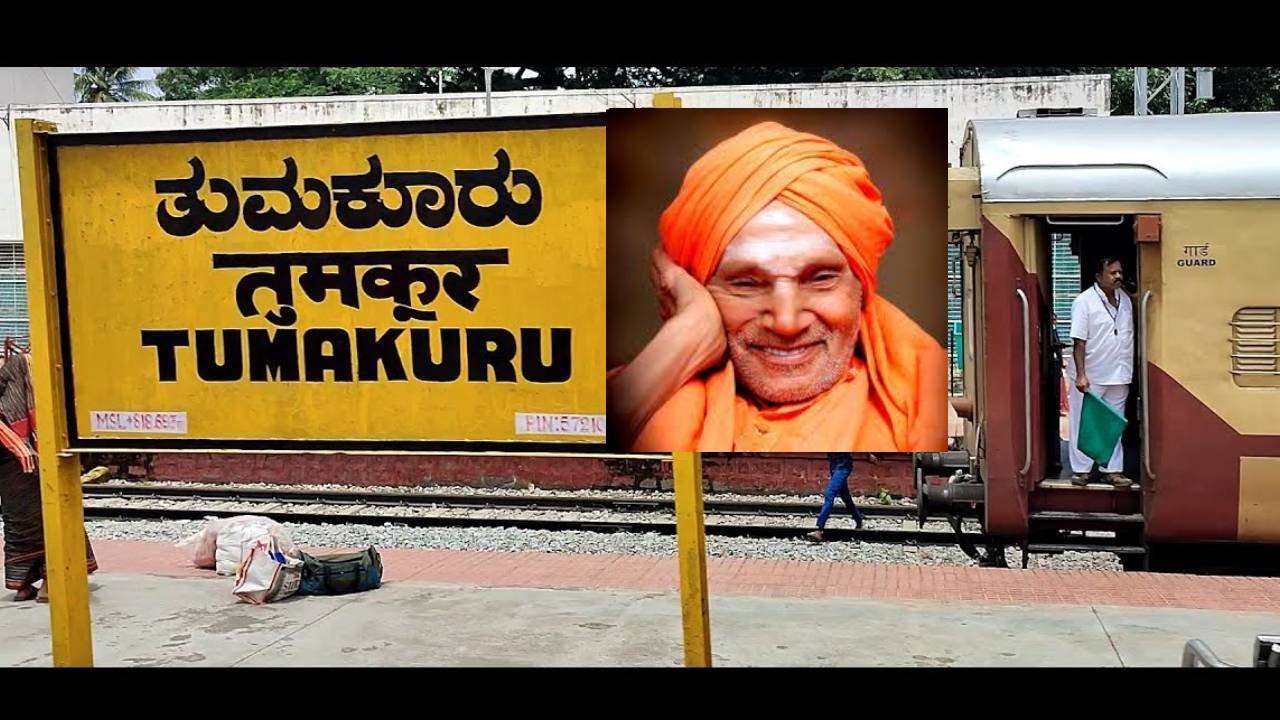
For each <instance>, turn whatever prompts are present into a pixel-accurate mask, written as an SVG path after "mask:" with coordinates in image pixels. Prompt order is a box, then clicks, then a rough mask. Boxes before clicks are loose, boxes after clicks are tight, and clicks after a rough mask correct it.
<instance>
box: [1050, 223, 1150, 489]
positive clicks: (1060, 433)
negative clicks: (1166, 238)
mask: <svg viewBox="0 0 1280 720" xmlns="http://www.w3.org/2000/svg"><path fill="white" fill-rule="evenodd" d="M1045 223H1046V224H1047V225H1048V227H1049V230H1050V233H1049V234H1050V238H1051V244H1052V247H1053V253H1052V261H1051V264H1052V274H1053V279H1054V282H1053V286H1054V298H1053V307H1054V309H1055V310H1056V311H1057V312H1056V321H1057V322H1056V328H1055V329H1056V330H1057V332H1056V337H1055V340H1056V344H1057V349H1058V354H1059V356H1060V359H1059V360H1058V361H1057V364H1056V367H1055V368H1054V370H1055V372H1060V373H1062V375H1061V382H1059V387H1060V388H1061V393H1062V396H1063V399H1062V401H1061V402H1060V406H1061V407H1060V411H1059V412H1057V413H1055V414H1056V415H1057V416H1058V417H1059V418H1061V420H1060V421H1059V423H1058V424H1059V425H1060V427H1059V428H1057V429H1055V437H1056V439H1057V443H1056V444H1057V445H1058V447H1059V456H1058V463H1057V466H1058V472H1057V473H1056V476H1047V477H1046V479H1052V480H1066V479H1068V478H1070V477H1071V463H1070V459H1069V456H1068V443H1069V438H1070V435H1071V430H1072V429H1071V427H1070V421H1069V419H1068V418H1067V416H1066V414H1064V413H1065V411H1066V407H1067V405H1068V402H1066V398H1067V396H1069V394H1070V389H1071V387H1072V385H1073V384H1074V377H1073V376H1072V375H1071V373H1070V372H1069V370H1070V368H1071V367H1072V366H1073V365H1074V363H1073V361H1072V358H1071V352H1072V346H1073V344H1074V343H1073V340H1072V338H1071V335H1070V326H1071V314H1070V313H1071V302H1072V300H1074V299H1075V297H1076V296H1077V295H1079V294H1080V293H1081V292H1085V291H1088V290H1090V289H1091V288H1092V287H1093V286H1094V284H1095V277H1096V274H1097V273H1098V271H1099V264H1100V262H1101V261H1102V259H1103V258H1111V259H1118V260H1119V261H1120V265H1121V268H1122V271H1123V273H1124V279H1123V281H1122V283H1123V285H1122V288H1123V290H1124V292H1125V294H1126V295H1128V296H1129V298H1130V303H1129V304H1130V306H1131V307H1132V310H1133V317H1134V319H1135V320H1136V318H1137V316H1138V311H1139V308H1140V307H1141V298H1140V297H1139V287H1140V273H1141V267H1140V266H1139V259H1138V251H1137V244H1136V243H1135V236H1134V218H1133V216H1131V215H1117V216H1111V217H1106V216H1093V217H1054V216H1049V217H1047V218H1045ZM1138 330H1139V328H1138V327H1136V326H1135V336H1134V343H1133V344H1134V357H1133V359H1132V361H1133V369H1134V373H1133V379H1132V382H1131V383H1130V384H1129V392H1128V397H1127V399H1126V402H1125V410H1124V414H1125V419H1126V420H1128V425H1127V427H1126V429H1125V434H1124V437H1123V438H1122V440H1121V445H1122V448H1123V450H1124V468H1123V473H1124V475H1125V477H1128V478H1131V479H1133V480H1134V481H1135V482H1136V481H1137V480H1139V479H1140V478H1141V470H1140V469H1141V451H1142V441H1141V432H1142V430H1143V428H1142V427H1141V419H1142V413H1141V412H1140V409H1141V402H1142V388H1141V383H1140V382H1138V380H1139V376H1140V370H1141V368H1142V362H1143V360H1144V358H1143V357H1142V356H1141V353H1142V343H1141V342H1138V340H1139V337H1138V335H1137V332H1138ZM1095 479H1096V477H1095Z"/></svg>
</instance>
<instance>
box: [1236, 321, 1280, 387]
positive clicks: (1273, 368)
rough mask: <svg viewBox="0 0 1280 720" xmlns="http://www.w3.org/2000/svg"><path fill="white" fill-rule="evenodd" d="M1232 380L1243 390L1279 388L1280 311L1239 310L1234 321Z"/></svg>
mask: <svg viewBox="0 0 1280 720" xmlns="http://www.w3.org/2000/svg"><path fill="white" fill-rule="evenodd" d="M1231 376H1232V377H1233V378H1235V381H1236V385H1240V386H1242V387H1280V308H1275V307H1246V308H1240V309H1239V310H1237V311H1236V314H1235V316H1234V317H1233V318H1231Z"/></svg>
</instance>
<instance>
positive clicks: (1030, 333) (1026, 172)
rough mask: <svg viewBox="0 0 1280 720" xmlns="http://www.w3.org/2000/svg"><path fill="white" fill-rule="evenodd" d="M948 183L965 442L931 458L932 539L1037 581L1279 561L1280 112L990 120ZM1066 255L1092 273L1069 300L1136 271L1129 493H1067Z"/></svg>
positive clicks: (1101, 489) (922, 469)
mask: <svg viewBox="0 0 1280 720" xmlns="http://www.w3.org/2000/svg"><path fill="white" fill-rule="evenodd" d="M949 184H950V208H949V226H950V227H949V231H950V238H951V242H952V243H955V244H957V245H958V246H959V250H960V255H961V257H962V266H963V269H962V273H961V277H962V298H963V301H962V312H963V342H962V343H960V344H961V345H962V347H963V354H964V358H963V360H964V362H963V364H962V367H963V393H962V395H959V396H957V397H955V398H953V401H952V404H953V406H954V407H955V409H956V411H957V413H958V414H959V415H960V416H961V417H962V418H963V419H964V435H963V438H960V439H957V441H956V442H955V443H954V444H953V446H952V449H951V451H949V452H946V453H933V454H921V455H918V456H916V461H915V468H914V472H915V475H916V484H917V493H918V497H919V507H920V517H921V519H922V520H923V519H924V518H927V517H930V516H949V517H951V518H953V525H955V526H956V527H957V528H959V527H960V526H959V525H958V524H957V523H956V522H955V519H959V518H963V517H965V516H976V517H977V519H979V520H980V521H981V523H982V526H983V529H984V531H985V533H986V537H987V538H988V539H992V538H994V539H995V540H996V541H997V542H995V543H993V545H992V550H991V553H992V554H991V555H990V556H981V553H979V552H978V551H977V549H976V548H973V547H968V548H967V551H969V552H971V554H974V555H975V556H980V557H983V559H986V560H989V561H991V562H993V563H997V564H998V563H1000V562H1002V561H1003V558H1002V555H1003V551H1002V548H1003V547H1004V546H1006V545H1010V546H1017V547H1019V548H1020V549H1021V550H1022V562H1023V564H1024V566H1025V564H1026V561H1027V555H1028V554H1030V553H1037V552H1046V553H1054V552H1063V551H1069V550H1094V551H1109V552H1114V553H1116V554H1118V555H1119V556H1120V557H1121V558H1122V560H1123V561H1124V565H1125V567H1127V568H1150V569H1175V568H1182V567H1186V566H1187V565H1188V564H1196V563H1204V562H1208V563H1210V564H1218V565H1221V564H1223V563H1226V562H1229V561H1230V560H1232V559H1243V558H1247V557H1259V558H1265V557H1268V556H1270V557H1272V558H1274V557H1280V330H1278V326H1280V283H1278V282H1277V278H1280V113H1221V114H1203V115H1180V116H1155V117H1151V116H1148V117H1085V116H1078V117H1061V116H1058V117H1021V118H1019V119H1016V120H988V121H976V120H975V121H972V122H970V123H969V125H968V127H967V132H966V137H965V142H964V145H963V149H962V153H961V162H960V167H956V168H952V169H951V171H950V177H949ZM1055 245H1056V246H1058V247H1060V248H1069V252H1070V255H1073V256H1074V259H1075V260H1077V261H1078V263H1079V285H1078V286H1077V285H1076V284H1075V283H1074V282H1070V283H1067V284H1068V285H1070V287H1068V288H1066V289H1065V290H1066V291H1065V292H1064V288H1063V287H1062V285H1063V283H1062V281H1061V279H1059V287H1058V288H1057V290H1056V292H1057V294H1058V296H1057V299H1061V298H1062V297H1063V296H1066V297H1068V298H1069V297H1071V296H1074V294H1076V293H1079V292H1081V291H1082V290H1086V289H1088V287H1089V286H1090V285H1092V283H1093V282H1094V270H1095V268H1096V266H1097V262H1098V260H1099V259H1100V258H1101V257H1103V256H1107V257H1118V258H1120V259H1121V261H1122V266H1123V268H1124V274H1125V280H1124V282H1125V290H1126V292H1127V293H1128V294H1130V296H1131V297H1132V298H1133V303H1132V307H1133V310H1134V316H1135V318H1134V319H1135V328H1136V330H1135V335H1134V354H1135V357H1134V364H1133V368H1134V379H1133V384H1132V385H1131V387H1130V393H1129V400H1128V405H1127V408H1126V413H1125V415H1126V420H1127V421H1128V423H1127V427H1126V430H1125V434H1124V437H1123V440H1122V443H1123V446H1124V449H1125V458H1126V468H1125V469H1126V472H1125V475H1127V476H1128V477H1130V478H1133V479H1134V484H1133V485H1132V486H1131V487H1129V488H1123V489H1119V488H1115V487H1112V486H1108V485H1096V484H1090V485H1088V486H1085V487H1078V486H1075V485H1073V484H1072V483H1071V482H1069V480H1068V478H1069V477H1070V474H1071V473H1070V467H1069V463H1068V462H1067V461H1066V444H1067V441H1066V439H1065V438H1067V437H1068V432H1069V428H1067V427H1065V424H1066V423H1065V418H1063V417H1062V414H1061V412H1060V407H1061V404H1062V403H1061V400H1062V395H1061V394H1062V393H1063V392H1064V390H1065V388H1066V384H1065V382H1064V366H1063V360H1064V355H1065V354H1069V353H1070V352H1071V350H1070V343H1071V342H1072V341H1071V339H1070V337H1067V335H1068V334H1069V332H1068V331H1067V330H1065V328H1064V329H1063V330H1062V331H1059V329H1058V328H1060V327H1062V325H1061V324H1060V323H1059V322H1058V320H1059V318H1057V317H1056V316H1055V313H1054V300H1055V287H1054V282H1053V280H1054V276H1055V272H1054V271H1055V263H1056V262H1061V258H1063V257H1064V256H1065V253H1064V252H1054V249H1055ZM1072 267H1074V263H1073V265H1072ZM1059 270H1060V271H1059V273H1058V275H1059V278H1060V276H1061V274H1062V273H1061V269H1059ZM1068 379H1069V378H1068ZM1064 466H1065V467H1064ZM997 551H999V557H997V556H996V554H997Z"/></svg>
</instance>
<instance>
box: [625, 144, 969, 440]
mask: <svg viewBox="0 0 1280 720" xmlns="http://www.w3.org/2000/svg"><path fill="white" fill-rule="evenodd" d="M658 230H659V234H660V235H661V238H662V243H661V245H660V247H658V248H657V249H656V250H655V251H654V254H653V261H652V266H651V278H652V280H653V283H654V287H655V288H656V289H657V294H658V300H659V305H660V307H661V311H662V317H663V320H664V322H663V325H662V327H661V328H660V329H659V331H658V333H657V334H656V335H655V336H654V337H653V339H652V340H650V341H649V343H648V345H646V347H645V348H644V350H642V351H641V352H640V354H639V355H637V356H636V357H635V358H634V359H633V360H632V362H631V363H629V364H628V365H626V366H625V367H622V368H618V369H615V370H614V371H613V372H612V373H610V379H609V402H610V409H609V416H610V426H611V427H610V432H611V434H613V436H614V438H615V441H618V442H620V444H621V445H622V446H624V447H626V448H627V449H629V450H632V451H637V452H652V451H660V452H671V451H681V450H700V451H710V452H717V451H718V452H730V451H757V452H761V451H786V450H791V451H853V452H859V451H862V452H872V451H903V452H905V451H939V450H945V449H946V420H947V417H946V396H947V390H946V378H947V370H946V353H945V351H944V350H943V349H942V347H941V345H939V344H938V342H937V341H936V340H935V339H933V338H932V337H931V336H929V335H928V334H927V333H925V332H924V331H923V330H921V329H920V327H919V326H918V325H916V324H915V323H914V322H913V321H912V320H911V319H910V318H908V317H907V316H906V315H905V314H904V313H903V312H902V311H901V310H899V309H898V308H896V307H895V306H894V305H892V304H891V303H890V302H888V301H887V300H885V299H884V298H882V297H880V296H879V295H877V294H876V267H877V265H878V263H879V260H880V257H881V256H882V255H883V254H884V252H885V250H886V249H887V248H888V247H889V244H890V243H891V242H892V241H893V220H892V219H891V218H890V217H889V213H888V211H887V210H885V208H884V205H883V204H882V202H881V197H880V191H879V190H878V189H877V188H876V186H875V185H874V184H872V182H871V178H870V175H869V174H868V173H867V170H866V168H865V167H864V166H863V164H862V161H861V160H860V159H859V158H858V157H857V156H856V155H854V154H853V153H850V152H848V151H847V150H844V149H842V148H840V147H838V146H836V145H834V144H833V143H831V142H830V141H828V140H825V139H823V138H820V137H818V136H816V135H811V134H807V133H801V132H797V131H795V130H792V129H790V128H787V127H785V126H783V125H780V124H778V123H774V122H766V123H761V124H759V125H755V126H753V127H751V128H748V129H747V130H745V131H743V132H741V133H739V134H738V135H736V136H734V137H732V138H730V139H728V140H726V141H724V142H723V143H721V144H720V145H718V146H716V147H715V148H713V149H712V150H711V151H710V152H708V153H707V154H706V155H704V156H703V157H702V158H701V159H699V160H698V161H697V162H696V163H694V165H693V166H692V167H691V168H690V169H689V172H688V174H687V175H686V176H685V180H684V184H683V185H682V186H681V188H680V192H679V194H678V195H677V197H676V199H675V200H674V201H673V202H672V203H671V205H670V206H669V207H668V208H667V209H666V211H665V212H664V213H663V215H662V218H661V221H660V222H659V226H658Z"/></svg>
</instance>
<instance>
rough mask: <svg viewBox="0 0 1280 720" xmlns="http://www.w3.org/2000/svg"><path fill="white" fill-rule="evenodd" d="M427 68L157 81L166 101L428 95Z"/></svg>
mask: <svg viewBox="0 0 1280 720" xmlns="http://www.w3.org/2000/svg"><path fill="white" fill-rule="evenodd" d="M442 70H443V71H444V72H445V77H446V82H448V79H449V78H450V77H451V76H452V72H453V70H452V69H451V68H428V67H167V68H165V69H164V70H161V71H160V73H159V74H158V75H157V76H156V85H158V86H159V87H160V90H161V92H163V93H164V97H165V99H166V100H222V99H230V98H265V97H304V96H323V95H395V94H410V93H421V92H431V91H434V90H435V89H436V85H437V74H438V73H439V72H441V71H442Z"/></svg>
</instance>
